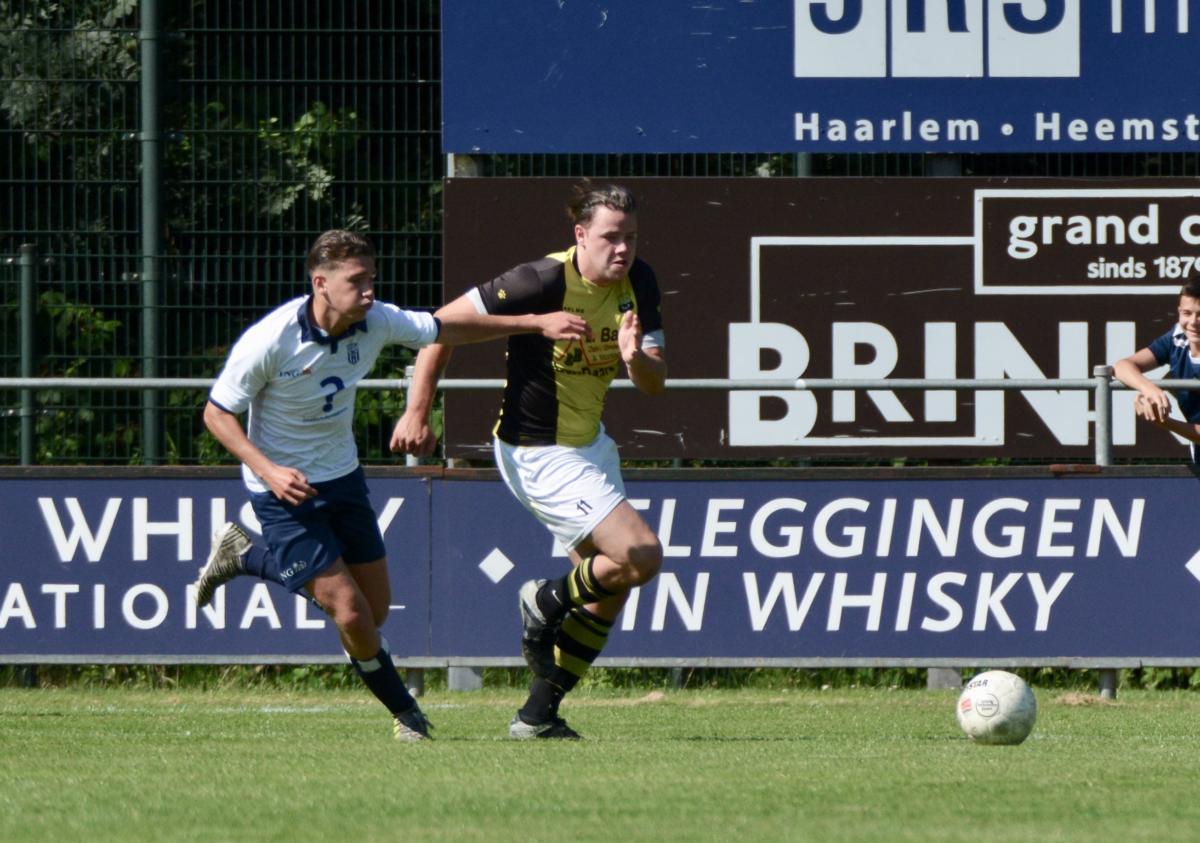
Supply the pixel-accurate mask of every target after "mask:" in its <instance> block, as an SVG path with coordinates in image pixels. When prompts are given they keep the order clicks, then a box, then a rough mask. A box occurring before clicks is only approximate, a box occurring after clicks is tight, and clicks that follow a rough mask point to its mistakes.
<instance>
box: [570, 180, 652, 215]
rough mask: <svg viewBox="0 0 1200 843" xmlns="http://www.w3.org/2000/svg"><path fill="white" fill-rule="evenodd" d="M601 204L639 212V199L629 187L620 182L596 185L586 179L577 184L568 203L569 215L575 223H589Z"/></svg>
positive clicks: (623, 210)
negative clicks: (635, 197)
mask: <svg viewBox="0 0 1200 843" xmlns="http://www.w3.org/2000/svg"><path fill="white" fill-rule="evenodd" d="M600 206H604V207H605V208H608V209H609V210H610V211H622V212H624V213H626V214H634V213H637V200H636V199H634V197H633V193H632V192H631V191H630V190H629V188H627V187H622V186H621V185H619V184H602V185H594V184H592V182H591V181H590V180H589V179H584V180H583V181H581V182H579V183H578V184H576V185H575V188H574V190H573V192H572V194H571V201H570V202H568V203H567V217H568V218H569V219H570V220H571V222H572V223H574V224H575V225H587V224H588V223H589V222H591V221H592V217H593V216H595V214H596V208H598V207H600Z"/></svg>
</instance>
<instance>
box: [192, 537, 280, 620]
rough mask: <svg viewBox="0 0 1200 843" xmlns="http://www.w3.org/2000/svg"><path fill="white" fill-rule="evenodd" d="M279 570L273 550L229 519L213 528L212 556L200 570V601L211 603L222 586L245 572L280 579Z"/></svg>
mask: <svg viewBox="0 0 1200 843" xmlns="http://www.w3.org/2000/svg"><path fill="white" fill-rule="evenodd" d="M275 571H276V566H275V565H274V560H273V559H272V558H271V554H270V551H268V550H267V549H266V548H264V547H262V546H260V545H256V544H254V542H253V541H252V540H251V538H250V536H249V535H248V534H247V533H246V531H245V530H243V529H242V528H241V527H240V526H239V525H237V524H234V523H233V522H231V521H227V522H225V523H224V524H222V525H221V526H220V527H218V528H217V529H216V530H215V531H214V532H213V537H212V545H211V546H210V548H209V551H208V559H207V560H205V563H204V565H202V566H201V567H200V570H199V571H198V572H197V574H196V582H195V583H194V584H193V587H194V589H195V592H194V593H195V600H196V605H197V606H207V605H208V604H209V603H210V602H211V601H212V599H213V596H214V595H215V594H216V592H217V589H218V588H220V587H221V586H222V585H224V584H225V583H227V582H229V581H230V580H232V579H234V578H235V577H240V576H243V575H245V574H253V575H255V576H258V577H260V578H262V579H266V580H270V581H272V582H279V579H278V578H277V577H276V578H272V574H273V573H275Z"/></svg>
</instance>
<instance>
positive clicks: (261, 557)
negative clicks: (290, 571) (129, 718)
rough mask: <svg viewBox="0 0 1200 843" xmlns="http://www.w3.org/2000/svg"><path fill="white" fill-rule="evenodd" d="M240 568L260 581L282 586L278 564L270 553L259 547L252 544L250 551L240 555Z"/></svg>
mask: <svg viewBox="0 0 1200 843" xmlns="http://www.w3.org/2000/svg"><path fill="white" fill-rule="evenodd" d="M242 568H243V569H244V570H245V571H246V573H247V574H250V575H251V576H253V577H258V578H259V579H260V580H266V581H267V582H273V583H276V584H277V585H282V584H283V583H282V582H280V579H279V563H278V562H276V561H275V557H274V556H272V555H271V551H269V550H267V549H266V548H265V547H262V546H261V545H257V544H252V545H250V549H249V550H247V551H246V552H245V553H243V554H242Z"/></svg>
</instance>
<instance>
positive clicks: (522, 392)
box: [467, 246, 662, 447]
mask: <svg viewBox="0 0 1200 843" xmlns="http://www.w3.org/2000/svg"><path fill="white" fill-rule="evenodd" d="M576 248H577V247H575V246H572V247H571V248H570V249H568V250H567V251H565V252H559V253H558V254H554V255H550V256H548V257H546V258H544V259H542V260H540V261H535V262H534V263H524V264H521V265H520V266H517V267H515V268H513V269H511V270H509V271H508V272H506V273H504V274H503V275H501V276H500V277H499V278H495V279H493V280H491V281H488V282H487V283H485V284H480V285H479V286H478V287H476V288H475V289H474V290H471V291H470V292H469V293H468V294H467V295H468V296H469V297H470V298H471V299H472V301H473V302H475V303H476V306H477V309H479V310H481V311H483V312H486V313H491V314H497V315H499V314H506V315H507V314H518V313H521V314H524V313H545V312H550V311H555V310H564V311H566V312H567V313H574V314H577V315H579V316H582V317H583V318H584V319H586V320H587V322H588V324H589V325H590V326H592V336H591V337H588V338H586V339H583V340H580V341H578V342H575V341H571V342H551V341H550V340H544V339H543V338H541V337H534V336H532V335H531V336H525V337H514V341H511V342H509V344H508V362H507V368H508V371H507V385H506V387H505V390H504V403H503V405H502V407H501V410H500V418H499V419H498V420H497V422H496V427H495V429H494V430H493V433H494V434H495V435H496V436H497V437H498V438H500V439H501V440H503V441H505V442H507V443H509V444H510V445H572V446H576V447H580V446H583V445H587V444H588V443H589V442H592V441H593V440H594V439H595V438H596V435H597V434H598V433H599V432H600V413H601V411H602V410H603V409H604V396H605V394H606V393H607V392H608V386H609V384H610V383H611V382H612V380H613V378H614V377H615V376H616V374H617V369H618V368H619V367H620V364H621V352H620V348H619V347H618V345H617V336H618V334H619V331H620V326H621V320H622V318H623V317H624V315H625V314H626V313H629V312H631V311H632V312H633V313H635V314H637V316H638V318H639V319H640V321H641V324H642V332H643V335H645V334H652V335H654V336H655V337H658V336H659V333H658V332H660V331H661V329H662V314H661V312H660V310H659V292H658V282H657V280H656V279H655V277H654V270H652V269H651V268H650V266H649V264H647V263H645V262H644V261H641V260H636V259H635V260H634V261H633V263H632V265H631V266H630V268H629V272H628V274H627V275H625V276H624V277H622V278H620V279H619V280H617V281H616V282H615V283H612V284H608V285H605V286H600V285H597V284H595V283H593V282H591V281H589V280H588V279H586V278H584V277H583V276H582V275H580V273H579V269H578V267H577V266H576V262H575V255H576ZM652 344H653V345H655V346H656V347H661V341H660V340H657V339H656V340H653V341H652ZM643 345H646V341H645V340H643Z"/></svg>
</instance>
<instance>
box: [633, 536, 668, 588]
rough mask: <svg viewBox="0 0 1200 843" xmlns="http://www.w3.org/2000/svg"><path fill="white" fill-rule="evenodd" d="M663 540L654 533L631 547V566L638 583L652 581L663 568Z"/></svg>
mask: <svg viewBox="0 0 1200 843" xmlns="http://www.w3.org/2000/svg"><path fill="white" fill-rule="evenodd" d="M662 560H663V551H662V542H660V541H659V540H658V537H657V536H655V535H654V534H653V533H650V534H648V535H647V536H645V537H644V538H643V539H642V540H641V541H638V542H637V543H635V544H634V545H632V546H631V547H630V548H629V567H630V569H631V570H632V571H633V573H634V579H635V580H636V584H637V585H643V584H645V583H648V582H650V580H652V579H654V577H655V576H657V575H658V571H659V569H660V568H662Z"/></svg>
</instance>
